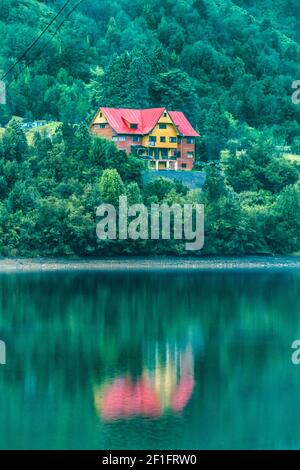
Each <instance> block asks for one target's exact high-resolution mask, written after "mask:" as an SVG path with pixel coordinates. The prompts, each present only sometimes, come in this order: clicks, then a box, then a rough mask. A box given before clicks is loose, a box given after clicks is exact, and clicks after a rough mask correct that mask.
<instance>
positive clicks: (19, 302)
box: [0, 269, 300, 450]
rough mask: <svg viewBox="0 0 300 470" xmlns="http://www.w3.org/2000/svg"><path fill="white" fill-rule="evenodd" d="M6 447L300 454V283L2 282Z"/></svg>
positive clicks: (173, 277)
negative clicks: (296, 352) (297, 355)
mask: <svg viewBox="0 0 300 470" xmlns="http://www.w3.org/2000/svg"><path fill="white" fill-rule="evenodd" d="M0 309H1V317H0V339H1V340H3V341H5V343H6V361H7V364H6V365H1V366H0V390H1V395H0V436H1V438H0V448H2V449H107V450H113V449H262V448H263V449H295V448H298V449H299V448H300V436H299V433H298V429H299V426H300V365H299V366H295V365H293V364H292V362H291V354H292V350H291V344H292V342H293V341H294V340H295V339H300V270H297V269H294V270H293V269H291V270H282V271H280V270H272V269H267V270H264V271H255V270H254V271H249V270H248V271H242V270H241V271H222V272H221V271H214V270H211V271H208V270H207V271H203V272H201V271H200V272H194V273H187V272H184V273H183V272H181V273H180V272H179V273H174V272H159V271H157V272H152V273H151V274H149V273H148V274H147V273H145V272H135V273H132V274H130V273H115V274H113V273H110V274H104V273H99V272H98V273H97V272H77V273H76V272H75V273H74V272H62V273H20V274H12V273H10V274H1V276H0Z"/></svg>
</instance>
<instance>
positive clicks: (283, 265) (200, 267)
mask: <svg viewBox="0 0 300 470" xmlns="http://www.w3.org/2000/svg"><path fill="white" fill-rule="evenodd" d="M265 269H272V270H274V269H277V270H282V269H284V270H286V269H300V256H274V257H266V256H257V257H255V256H249V257H244V258H239V257H236V258H235V257H224V258H221V257H220V258H218V257H215V258H214V257H209V258H200V259H199V258H186V259H182V258H174V257H166V258H164V257H158V258H101V259H65V258H55V259H49V258H16V259H12V258H5V259H0V273H19V272H61V271H96V272H97V271H99V272H114V271H115V272H122V271H123V272H124V271H126V272H131V271H145V272H147V271H149V272H150V271H190V272H195V271H206V270H217V271H220V270H230V271H232V270H260V271H261V270H265Z"/></svg>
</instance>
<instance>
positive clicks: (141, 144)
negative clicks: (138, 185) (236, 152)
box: [90, 107, 199, 170]
mask: <svg viewBox="0 0 300 470" xmlns="http://www.w3.org/2000/svg"><path fill="white" fill-rule="evenodd" d="M90 128H91V131H92V132H93V133H94V134H96V135H98V136H100V137H104V138H106V139H109V140H112V141H113V142H114V143H115V145H116V147H117V148H118V149H120V150H125V151H126V153H127V154H129V153H135V154H137V155H138V156H140V157H141V158H144V159H146V160H148V161H149V168H150V169H154V170H169V169H170V170H191V169H192V168H193V165H194V161H195V139H196V138H197V137H199V134H198V133H197V132H196V131H195V130H194V129H193V127H192V126H191V124H190V123H189V121H188V120H187V118H186V117H185V115H184V114H183V113H182V112H180V111H167V110H166V108H151V109H127V108H105V107H101V108H100V109H99V110H98V112H97V114H96V116H95V118H94V120H93V122H92V124H91V126H90Z"/></svg>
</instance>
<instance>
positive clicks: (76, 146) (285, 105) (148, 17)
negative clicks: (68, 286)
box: [0, 0, 300, 256]
mask: <svg viewBox="0 0 300 470" xmlns="http://www.w3.org/2000/svg"><path fill="white" fill-rule="evenodd" d="M64 3H65V0H47V1H37V0H18V1H17V2H15V1H12V0H0V43H1V49H0V69H2V70H3V71H4V72H6V71H7V70H9V68H10V67H12V66H13V65H14V63H15V62H16V60H17V58H18V57H20V56H21V55H22V54H23V52H24V50H25V49H26V48H27V47H28V46H29V45H30V44H32V42H33V41H34V39H35V38H36V37H37V35H38V34H39V33H40V32H41V31H43V29H44V28H45V26H46V25H47V24H48V23H49V21H51V18H54V17H55V14H56V13H57V12H58V11H59V9H60V8H61V7H62V5H63V4H64ZM77 3H78V0H77ZM77 3H76V0H69V4H68V7H67V8H66V9H65V10H64V13H63V14H62V16H61V17H60V19H59V20H57V21H55V23H54V24H53V25H52V26H51V28H49V30H48V31H47V33H46V34H45V35H44V36H43V37H42V39H41V41H39V42H38V43H37V44H36V45H35V46H34V47H33V48H32V49H31V50H30V51H29V53H28V54H26V56H25V57H23V59H22V60H21V61H20V62H19V63H18V65H17V67H15V68H14V70H13V71H12V72H11V73H9V74H8V76H7V77H6V79H5V81H6V84H7V91H8V96H7V105H6V106H3V105H0V124H1V125H2V126H3V127H5V129H2V130H1V134H0V255H2V256H39V255H44V256H59V255H63V256H67V255H80V256H103V255H105V256H107V255H119V254H120V253H121V254H125V255H128V254H134V255H137V254H184V249H183V245H182V243H179V242H178V241H176V240H175V241H174V240H171V241H159V242H156V241H151V240H137V241H136V242H132V241H130V242H128V241H126V240H125V241H119V240H115V241H111V242H110V241H109V243H106V241H99V240H97V237H96V233H95V228H96V207H97V206H98V205H100V204H101V202H110V203H113V204H116V202H117V201H118V197H119V196H120V195H127V197H128V200H129V203H136V202H143V203H144V204H146V206H147V207H151V204H152V203H167V204H170V205H171V204H172V203H173V202H176V203H180V204H185V203H186V202H188V203H191V204H198V203H203V204H204V205H205V244H204V249H203V250H202V251H201V253H196V254H200V255H203V254H204V255H246V254H275V253H281V254H295V253H298V254H299V253H300V215H299V214H300V180H299V175H300V165H299V155H298V156H297V155H289V156H284V155H281V154H280V152H278V150H280V149H278V147H279V146H282V145H291V147H292V151H294V153H298V154H299V152H300V132H299V130H300V127H299V124H300V105H299V106H297V105H295V104H292V100H291V95H292V91H293V90H292V82H294V81H295V80H297V79H300V68H299V64H300V7H298V3H299V1H298V0H276V2H274V1H271V0H259V1H258V0H257V1H256V0H234V1H233V0H177V1H174V0H172V1H171V0H148V1H147V2H146V1H144V0H130V1H129V0H93V1H92V0H83V1H82V2H81V3H80V5H78V7H77V8H76V10H74V12H72V8H73V7H74V6H75V5H77ZM71 12H72V14H71V15H70V16H69V14H70V13H71ZM68 16H69V17H68ZM64 18H67V19H66V21H64ZM100 105H106V106H128V107H129V106H130V107H150V106H166V107H168V108H169V109H175V110H176V109H177V110H181V111H183V112H184V113H185V114H186V115H187V116H188V117H189V119H190V120H191V122H192V124H193V125H194V126H195V128H196V129H197V130H198V131H199V132H200V134H201V138H200V139H199V140H200V142H198V143H197V161H196V165H195V169H204V170H205V172H206V174H207V179H206V183H205V186H204V188H203V190H192V191H189V190H188V188H185V187H183V186H182V185H180V184H177V183H171V182H170V181H168V180H164V179H157V180H156V181H155V182H153V183H150V184H148V185H143V184H142V179H141V170H142V169H143V165H144V163H143V162H142V161H141V160H140V159H137V158H136V157H135V156H133V155H131V156H127V155H126V154H125V153H124V152H121V151H118V150H117V149H116V148H115V146H114V144H113V143H112V142H108V141H106V140H103V139H100V138H96V137H92V136H91V134H90V133H89V130H88V127H87V124H89V123H90V121H91V119H92V116H93V114H94V113H95V111H96V109H97V108H98V107H99V106H100ZM12 116H17V117H22V118H25V119H26V120H33V119H46V120H49V121H55V123H50V124H49V126H52V134H51V136H49V134H47V133H44V134H43V132H41V133H36V134H35V135H32V134H31V135H30V139H28V135H27V139H26V136H25V134H24V132H23V129H22V128H21V125H20V119H19V118H16V117H14V118H13V119H12ZM54 124H55V125H54ZM210 160H212V161H210ZM297 162H298V163H297Z"/></svg>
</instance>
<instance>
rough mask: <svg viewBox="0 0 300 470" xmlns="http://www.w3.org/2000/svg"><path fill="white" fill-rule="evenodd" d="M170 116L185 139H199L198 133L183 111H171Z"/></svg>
mask: <svg viewBox="0 0 300 470" xmlns="http://www.w3.org/2000/svg"><path fill="white" fill-rule="evenodd" d="M169 115H170V117H171V119H172V121H173V122H174V124H175V126H176V127H177V128H178V130H179V132H180V133H181V134H182V135H183V136H184V137H199V134H198V132H196V131H195V129H194V128H193V127H192V126H191V124H190V123H189V121H188V120H187V118H186V117H185V115H184V114H183V113H182V112H181V111H169Z"/></svg>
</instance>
